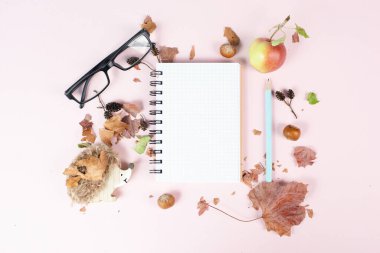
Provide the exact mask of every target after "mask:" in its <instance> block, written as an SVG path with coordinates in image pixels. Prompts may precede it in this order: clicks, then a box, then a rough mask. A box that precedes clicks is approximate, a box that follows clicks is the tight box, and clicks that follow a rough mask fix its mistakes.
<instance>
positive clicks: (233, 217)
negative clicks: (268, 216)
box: [207, 203, 263, 222]
mask: <svg viewBox="0 0 380 253" xmlns="http://www.w3.org/2000/svg"><path fill="white" fill-rule="evenodd" d="M207 205H208V206H209V207H211V208H213V209H215V210H217V211H219V212H221V213H223V214H225V215H227V216H229V217H231V218H232V219H235V220H237V221H240V222H251V221H255V220H259V219H261V218H263V217H258V218H255V219H252V220H241V219H239V218H236V217H235V216H232V215H231V214H228V213H226V212H225V211H223V210H220V209H219V208H217V207H215V206H212V205H210V204H208V203H207Z"/></svg>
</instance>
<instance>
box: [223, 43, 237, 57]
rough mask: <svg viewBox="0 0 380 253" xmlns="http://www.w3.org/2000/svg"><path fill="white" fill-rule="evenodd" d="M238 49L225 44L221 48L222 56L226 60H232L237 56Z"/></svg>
mask: <svg viewBox="0 0 380 253" xmlns="http://www.w3.org/2000/svg"><path fill="white" fill-rule="evenodd" d="M236 51H237V49H236V47H235V46H232V45H231V44H228V43H226V44H223V45H221V46H220V54H221V55H222V56H224V57H226V58H231V57H233V56H234V55H235V54H236Z"/></svg>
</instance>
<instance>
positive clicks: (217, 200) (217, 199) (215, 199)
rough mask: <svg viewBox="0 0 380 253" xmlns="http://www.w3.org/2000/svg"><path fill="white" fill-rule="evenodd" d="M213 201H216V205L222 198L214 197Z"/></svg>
mask: <svg viewBox="0 0 380 253" xmlns="http://www.w3.org/2000/svg"><path fill="white" fill-rule="evenodd" d="M212 202H213V203H214V205H217V204H219V202H220V199H219V198H214V199H213V200H212Z"/></svg>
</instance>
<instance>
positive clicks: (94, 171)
mask: <svg viewBox="0 0 380 253" xmlns="http://www.w3.org/2000/svg"><path fill="white" fill-rule="evenodd" d="M107 166H108V158H107V154H106V152H105V151H101V152H100V156H99V158H98V157H95V156H88V157H86V158H83V159H81V160H78V161H76V162H75V163H74V166H71V167H70V168H67V169H65V171H64V172H63V174H65V175H70V176H77V177H79V179H81V178H82V179H86V180H92V181H96V180H101V179H102V177H103V173H104V172H105V170H106V169H107ZM71 178H72V177H71ZM69 179H70V178H69ZM79 179H76V180H78V182H79ZM71 180H73V179H71ZM66 183H67V182H66Z"/></svg>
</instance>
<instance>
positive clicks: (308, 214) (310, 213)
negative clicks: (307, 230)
mask: <svg viewBox="0 0 380 253" xmlns="http://www.w3.org/2000/svg"><path fill="white" fill-rule="evenodd" d="M306 211H307V216H309V218H310V219H312V218H313V217H314V211H313V209H309V208H308V209H306Z"/></svg>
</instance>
